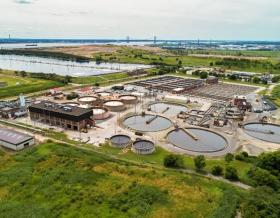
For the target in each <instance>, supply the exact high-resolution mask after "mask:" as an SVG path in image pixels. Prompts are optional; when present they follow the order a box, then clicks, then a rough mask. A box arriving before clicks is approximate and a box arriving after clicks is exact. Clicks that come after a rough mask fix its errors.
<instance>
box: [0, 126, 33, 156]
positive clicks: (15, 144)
mask: <svg viewBox="0 0 280 218" xmlns="http://www.w3.org/2000/svg"><path fill="white" fill-rule="evenodd" d="M34 143H35V140H34V137H32V136H30V135H27V134H24V133H21V132H17V131H15V130H11V129H5V128H0V145H1V146H3V147H5V148H9V149H12V150H14V151H19V150H22V149H24V148H25V147H29V146H31V145H34Z"/></svg>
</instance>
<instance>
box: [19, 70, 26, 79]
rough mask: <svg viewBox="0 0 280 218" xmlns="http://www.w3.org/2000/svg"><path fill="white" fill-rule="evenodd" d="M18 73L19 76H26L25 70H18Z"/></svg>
mask: <svg viewBox="0 0 280 218" xmlns="http://www.w3.org/2000/svg"><path fill="white" fill-rule="evenodd" d="M19 73H20V76H21V77H26V76H27V73H26V72H25V71H23V70H22V71H20V72H19Z"/></svg>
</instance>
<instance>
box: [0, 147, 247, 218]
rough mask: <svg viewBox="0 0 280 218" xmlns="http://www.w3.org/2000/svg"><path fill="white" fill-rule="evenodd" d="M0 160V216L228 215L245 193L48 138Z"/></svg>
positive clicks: (201, 179) (211, 181)
mask: <svg viewBox="0 0 280 218" xmlns="http://www.w3.org/2000/svg"><path fill="white" fill-rule="evenodd" d="M0 163H1V164H0V177H1V178H2V179H1V180H0V214H1V216H2V217H48V218H51V217H217V218H218V217H225V218H226V217H228V218H230V217H233V214H234V213H235V210H236V206H237V204H238V198H239V197H238V196H243V195H244V194H245V193H244V192H243V191H240V190H238V189H236V188H233V187H232V186H230V185H228V184H224V183H222V182H218V181H213V180H209V179H204V178H201V177H199V176H195V175H188V174H183V173H177V172H172V171H170V170H159V169H158V170H155V169H153V168H150V167H143V166H138V165H133V164H130V163H127V162H121V161H116V160H113V159H110V158H108V157H106V156H103V155H100V154H96V153H93V152H90V151H84V150H80V149H76V148H73V147H69V146H66V145H58V144H53V143H49V144H43V145H40V146H38V147H36V148H30V149H27V150H25V151H23V152H20V153H18V154H16V155H14V156H10V155H8V154H6V155H3V156H0ZM239 199H240V200H242V199H243V197H241V198H239Z"/></svg>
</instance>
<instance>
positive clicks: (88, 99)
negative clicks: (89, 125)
mask: <svg viewBox="0 0 280 218" xmlns="http://www.w3.org/2000/svg"><path fill="white" fill-rule="evenodd" d="M97 101H98V98H97V97H96V96H83V97H80V98H79V99H78V102H79V103H80V104H86V105H94V104H96V102H97Z"/></svg>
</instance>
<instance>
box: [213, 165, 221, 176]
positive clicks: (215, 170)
mask: <svg viewBox="0 0 280 218" xmlns="http://www.w3.org/2000/svg"><path fill="white" fill-rule="evenodd" d="M211 172H212V174H213V175H215V176H221V175H223V168H222V167H221V166H218V165H217V166H214V167H213V168H212V170H211Z"/></svg>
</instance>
